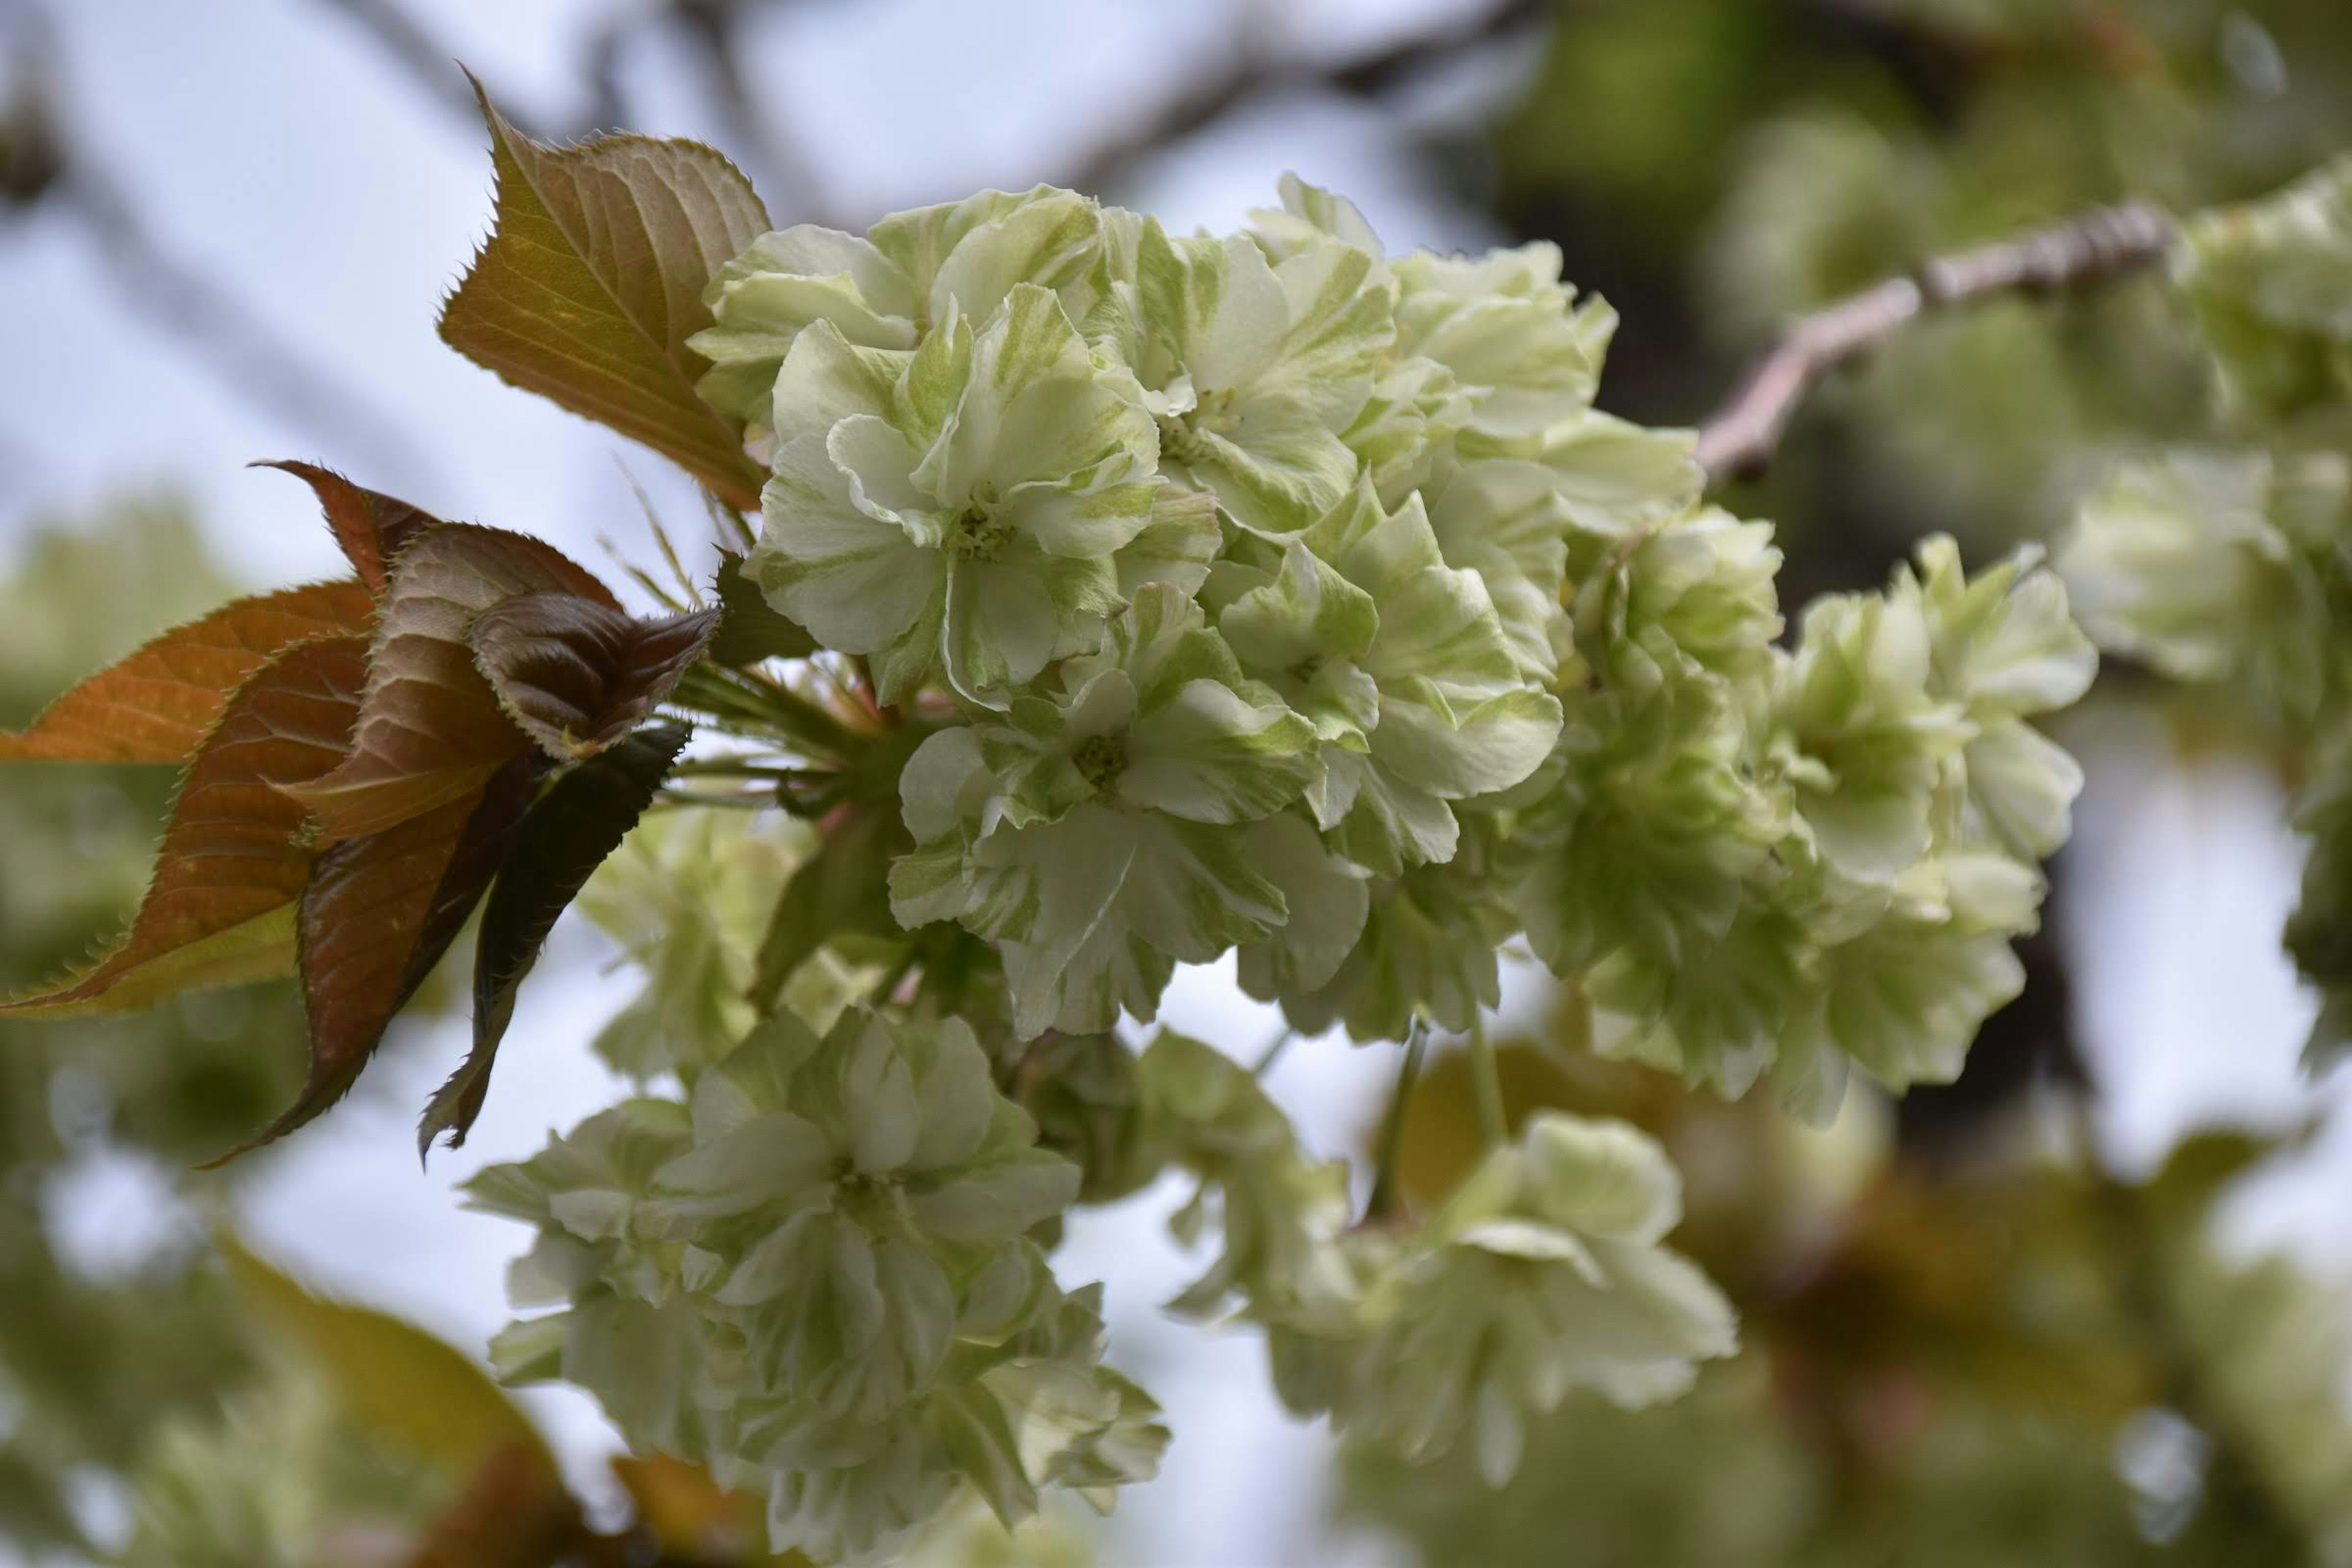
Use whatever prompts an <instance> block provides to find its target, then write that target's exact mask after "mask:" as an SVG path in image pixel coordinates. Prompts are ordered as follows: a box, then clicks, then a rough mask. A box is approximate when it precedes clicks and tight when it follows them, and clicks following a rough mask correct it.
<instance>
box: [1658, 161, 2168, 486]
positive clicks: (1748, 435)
mask: <svg viewBox="0 0 2352 1568" xmlns="http://www.w3.org/2000/svg"><path fill="white" fill-rule="evenodd" d="M2178 232H2179V231H2178V230H2177V229H2176V228H2175V227H2174V226H2173V221H2172V219H2171V217H2170V216H2168V215H2167V214H2166V213H2164V212H2162V211H2160V210H2158V208H2156V207H2153V206H2149V205H2145V204H2142V203H2137V202H2135V203H2130V204H2127V205H2122V206H2113V207H2095V208H2093V209H2091V210H2090V211H2089V212H2086V213H2084V214H2082V215H2081V216H2077V217H2074V218H2072V219H2070V220H2068V221H2067V222H2065V223H2062V224H2057V225H2055V226H2052V227H2049V228H2044V229H2038V230H2036V231H2034V232H2033V233H2032V234H2027V235H2022V236H2020V237H2017V238H2015V239H2011V240H2004V241H2002V242H2000V243H1999V244H1997V245H1987V246H1980V247H1977V248H1976V249H1973V250H1965V251H1961V252H1959V253H1958V254H1957V255H1953V256H1946V257H1938V258H1936V259H1934V260H1931V261H1929V262H1927V264H1926V265H1924V266H1922V267H1920V268H1918V269H1917V270H1916V271H1915V272H1913V273H1912V274H1911V275H1910V276H1909V277H1906V278H1890V279H1887V280H1886V281H1885V282H1884V283H1881V284H1879V285H1878V286H1876V287H1875V288H1873V289H1864V291H1863V292H1862V293H1859V294H1856V295H1853V297H1852V298H1850V299H1845V300H1839V301H1838V302H1837V303H1836V304H1834V305H1831V306H1829V307H1827V308H1826V309H1823V310H1819V311H1817V312H1815V313H1814V314H1812V315H1810V316H1807V317H1804V318H1803V319H1802V320H1801V321H1798V322H1797V323H1796V324H1795V325H1794V326H1792V327H1790V329H1789V331H1788V332H1787V333H1786V334H1785V335H1784V336H1782V338H1781V339H1780V342H1779V343H1778V344H1776V345H1775V346H1774V347H1773V348H1772V350H1771V351H1770V352H1769V353H1767V354H1765V356H1764V357H1763V358H1762V359H1761V360H1759V361H1758V362H1757V364H1756V366H1755V368H1754V369H1753V370H1751V371H1750V372H1749V373H1748V377H1747V379H1746V380H1744V381H1743V382H1741V383H1740V385H1739V389H1738V391H1737V392H1735V393H1733V394H1732V395H1731V398H1730V400H1729V401H1728V402H1727V403H1725V404H1724V405H1723V407H1722V408H1721V409H1720V410H1718V411H1717V413H1716V415H1715V416H1714V417H1713V418H1711V419H1709V420H1708V421H1707V422H1706V424H1705V425H1704V426H1701V427H1700V429H1699V435H1698V448H1697V452H1696V457H1697V458H1698V462H1699V466H1700V467H1701V468H1705V469H1706V472H1707V474H1708V476H1709V477H1710V478H1713V479H1725V478H1730V477H1734V476H1739V475H1746V474H1751V473H1754V472H1756V471H1758V470H1759V469H1761V468H1763V467H1764V466H1765V465H1766V464H1768V463H1769V462H1770V461H1771V460H1772V457H1773V454H1774V453H1775V452H1777V451H1778V450H1779V449H1780V437H1781V436H1782V435H1783V434H1784V433H1785V432H1786V431H1787V429H1788V427H1789V421H1790V418H1791V417H1792V416H1794V415H1795V413H1796V411H1797V408H1798V405H1800V404H1801V403H1802V402H1803V401H1804V398H1805V395H1806V394H1807V393H1809V392H1811V390H1812V388H1813V386H1814V385H1815V384H1817V383H1818V382H1819V381H1820V380H1821V379H1822V377H1823V376H1825V375H1827V374H1829V373H1830V372H1831V371H1832V370H1834V369H1836V368H1837V367H1838V366H1840V365H1842V364H1844V363H1847V362H1848V361H1850V360H1853V358H1855V357H1856V356H1858V355H1860V354H1862V353H1865V352H1867V351H1868V350H1870V349H1873V348H1875V347H1876V346H1878V345H1879V344H1880V343H1883V342H1886V341H1887V340H1888V339H1890V338H1892V337H1894V336H1895V334H1896V333H1898V332H1900V331H1903V329H1905V328H1906V327H1908V326H1909V325H1911V324H1912V323H1913V322H1914V321H1918V320H1920V319H1921V318H1922V317H1925V316H1928V315H1931V314H1934V313H1937V312H1938V311H1943V310H1955V309H1958V308H1960V307H1964V306H1968V305H1972V304H1976V303H1978V302H1979V301H1981V300H1989V299H1992V298H1994V297H1996V296H1999V295H2003V294H2032V293H2054V292H2057V291H2059V290H2062V289H2079V288H2082V287H2084V286H2086V285H2089V284H2094V283H2103V282H2106V281H2108V280H2110V279H2118V278H2124V277H2128V276H2130V275H2131V274H2133V273H2136V272H2138V271H2141V270H2142V269H2144V268H2148V267H2152V266H2154V265H2155V264H2157V263H2158V262H2159V261H2161V260H2163V259H2164V258H2165V257H2166V256H2168V254H2170V252H2171V250H2172V247H2173V242H2174V239H2175V237H2176V236H2177V234H2178Z"/></svg>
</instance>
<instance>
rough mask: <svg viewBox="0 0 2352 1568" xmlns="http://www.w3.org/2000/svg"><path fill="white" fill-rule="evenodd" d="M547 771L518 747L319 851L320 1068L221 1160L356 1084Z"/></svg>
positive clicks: (306, 912)
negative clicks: (406, 814) (457, 787)
mask: <svg viewBox="0 0 2352 1568" xmlns="http://www.w3.org/2000/svg"><path fill="white" fill-rule="evenodd" d="M538 773H539V760H538V758H537V757H536V756H534V755H532V754H530V752H519V753H518V755H516V756H515V757H514V758H513V760H511V761H510V762H509V763H507V764H506V765H505V766H503V767H501V768H500V769H499V772H498V773H497V774H496V775H495V776H494V777H493V778H492V779H491V780H490V781H489V784H488V787H487V788H486V789H483V790H480V791H478V792H477V793H476V794H475V795H470V796H467V797H466V798H464V799H460V800H454V801H450V802H447V803H446V804H444V805H438V806H436V807H434V808H433V809H431V810H429V811H427V812H425V813H424V814H423V815H421V816H412V817H410V818H408V819H407V820H405V821H404V822H401V823H398V824H396V825H394V826H392V827H389V828H386V829H385V830H383V832H381V833H372V834H369V835H368V836H366V837H362V838H353V839H351V840H349V841H348V842H346V843H342V844H338V845H336V846H335V847H333V848H331V849H330V850H328V851H327V852H326V853H325V854H324V855H321V856H320V858H319V862H318V864H317V866H316V867H315V868H312V871H311V873H310V885H309V886H308V887H306V888H305V889H303V891H302V901H301V906H300V910H299V915H298V917H297V921H296V936H297V939H298V941H299V944H300V948H301V968H302V1002H303V1007H304V1010H305V1012H306V1013H307V1014H308V1016H309V1018H310V1078H309V1079H308V1080H307V1081H305V1082H304V1084H303V1086H302V1092H301V1094H300V1095H299V1097H298V1098H297V1099H296V1100H295V1101H294V1103H293V1105H292V1106H290V1107H289V1108H288V1110H287V1111H286V1113H285V1114H284V1115H282V1116H280V1117H279V1118H278V1120H277V1121H274V1122H272V1123H270V1124H269V1126H268V1128H267V1129H265V1130H264V1131H262V1133H261V1135H260V1136H259V1137H257V1138H256V1139H254V1140H253V1142H249V1143H246V1144H243V1145H241V1146H240V1147H238V1148H236V1149H234V1150H232V1151H230V1152H228V1153H226V1154H225V1155H223V1156H221V1158H220V1159H219V1160H216V1161H215V1162H213V1163H214V1164H215V1165H220V1164H225V1163H227V1162H228V1161H230V1160H233V1159H235V1158H236V1156H237V1155H239V1154H242V1153H245V1152H247V1150H251V1149H256V1148H258V1147H259V1146H260V1145H262V1144H264V1143H268V1142H272V1141H273V1140H276V1139H278V1138H282V1137H284V1136H285V1135H286V1134H287V1133H289V1132H291V1131H294V1130H295V1129H296V1128H298V1127H299V1126H301V1125H302V1124H303V1123H304V1122H306V1121H310V1120H311V1118H313V1117H315V1116H317V1115H318V1114H319V1113H320V1111H322V1110H326V1109H327V1107H329V1106H330V1105H332V1104H333V1103H334V1102H335V1101H336V1100H340V1099H341V1098H342V1096H343V1095H344V1093H345V1092H346V1091H348V1090H349V1089H351V1087H352V1083H353V1082H355V1081H356V1080H357V1079H358V1078H359V1075H360V1069H361V1068H364V1067H365V1066H367V1063H368V1058H370V1057H372V1056H373V1055H374V1054H375V1048H376V1046H377V1045H378V1043H379V1042H381V1041H382V1040H383V1031H384V1027H385V1026H387V1025H388V1024H390V1023H391V1022H392V1017H393V1015H394V1014H395V1013H397V1012H399V1011H400V1009H401V1008H402V1007H403V1006H404V1005H406V1003H407V1001H408V999H409V997H411V996H413V995H415V994H416V988H417V987H418V986H419V985H422V984H424V983H425V976H426V975H428V974H430V973H432V971H433V966H434V964H436V963H438V962H439V961H440V958H441V955H442V954H443V953H444V952H447V951H448V949H449V944H450V942H453V941H455V940H456V939H457V932H458V931H459V930H461V929H462V928H463V927H464V925H465V923H466V917H467V915H469V914H471V913H472V912H473V909H474V906H475V905H476V904H477V903H478V902H479V901H480V900H481V897H482V891H483V889H486V888H488V886H489V884H490V878H491V876H492V875H493V874H494V873H495V872H496V871H497V870H498V867H499V861H500V860H501V859H503V858H505V851H506V844H507V840H508V836H509V834H511V833H512V831H513V830H514V826H515V824H516V823H517V822H519V821H520V820H521V818H522V815H523V812H524V810H525V809H526V808H527V807H528V806H529V805H530V797H531V794H532V791H533V789H534V788H535V786H536V784H537V782H538ZM207 1168H208V1169H209V1168H210V1167H207Z"/></svg>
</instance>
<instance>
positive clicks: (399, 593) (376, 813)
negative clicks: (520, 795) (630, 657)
mask: <svg viewBox="0 0 2352 1568" xmlns="http://www.w3.org/2000/svg"><path fill="white" fill-rule="evenodd" d="M546 592H553V593H560V594H566V595H574V596H577V597H580V598H583V599H586V600H589V601H592V602H593V603H595V604H598V605H603V606H604V607H605V608H607V609H611V610H615V611H617V610H618V609H619V605H616V604H615V603H614V599H613V596H612V595H611V594H610V593H608V592H607V591H606V590H605V588H604V584H602V583H599V582H598V581H597V580H596V579H595V578H594V577H593V576H592V575H590V574H588V573H587V572H585V571H583V570H582V569H581V568H580V567H578V566H576V565H574V564H573V563H572V562H570V561H569V560H567V559H565V558H564V556H563V554H562V552H560V551H558V550H556V549H554V548H553V547H552V546H551V545H547V544H543V543H541V542H540V541H538V540H536V539H531V538H528V537H526V536H525V535H522V534H520V533H509V532H507V531H504V530H501V529H495V528H483V527H479V526H478V525H476V524H472V523H444V524H442V525H441V526H439V527H437V528H433V529H429V530H427V531H425V533H424V534H423V535H422V536H420V537H419V538H418V539H417V540H416V541H415V543H413V544H411V545H409V546H408V548H407V549H406V550H404V552H402V553H401V556H400V559H399V560H398V561H397V562H396V563H394V566H393V569H392V578H391V582H390V584H389V585H388V586H387V587H386V588H385V590H384V598H383V607H382V609H381V611H380V612H379V616H378V623H377V628H376V640H375V647H374V648H373V651H372V652H371V654H370V656H369V660H368V685H367V692H366V695H365V696H364V697H363V698H362V701H361V705H360V721H359V727H358V729H357V731H355V732H354V734H353V736H352V751H351V755H350V756H349V757H347V758H345V759H344V761H343V763H341V765H340V766H339V767H337V768H336V769H335V771H334V772H333V773H330V774H328V775H327V776H325V777H323V778H320V779H318V780H316V781H314V782H312V783H310V784H305V785H302V786H300V787H299V788H296V789H294V790H292V791H290V792H289V793H291V794H292V795H294V796H295V798H296V799H298V800H299V801H300V802H301V803H302V804H303V805H305V806H307V807H309V808H310V811H311V813H312V814H313V815H314V816H316V817H317V819H318V822H319V825H320V828H321V829H322V831H323V832H324V834H325V836H326V837H328V838H329V839H345V838H357V837H363V836H365V835H368V834H372V833H379V832H382V831H383V830H384V829H386V828H389V827H392V826H395V825H397V824H399V823H401V822H404V821H406V820H407V819H408V818H410V817H412V816H419V815H422V814H424V813H426V812H432V811H436V810H438V809H440V808H442V807H444V806H446V805H451V804H453V803H456V802H459V801H465V800H468V799H470V798H472V796H473V795H475V794H476V793H477V792H478V790H479V789H480V788H481V786H482V784H484V783H485V782H486V781H487V780H488V778H489V776H490V775H491V774H492V773H496V772H497V771H498V770H499V768H500V767H502V766H504V765H505V764H506V763H507V762H508V760H509V759H510V758H512V757H513V756H514V755H515V754H516V753H517V752H520V751H521V750H522V749H523V748H524V746H525V744H526V742H525V741H524V739H523V736H522V732H521V731H519V730H517V729H516V728H515V726H514V724H513V722H512V721H509V719H508V717H507V715H506V712H505V710H503V709H502V708H500V707H499V700H498V696H497V694H496V693H495V692H493V691H492V690H491V689H490V684H489V682H488V680H487V679H484V678H483V676H482V673H481V671H480V670H479V669H478V668H476V667H475V664H474V652H473V649H472V648H471V647H468V646H467V641H466V637H467V632H468V631H470V630H471V629H472V627H473V625H474V621H475V618H476V617H477V616H480V615H481V614H482V612H484V611H485V610H488V609H489V608H490V607H491V606H492V605H497V604H499V603H500V602H501V601H503V600H506V599H510V598H513V597H515V596H517V595H523V594H536V593H546Z"/></svg>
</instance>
